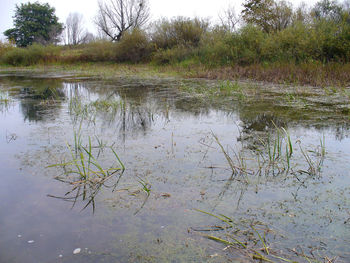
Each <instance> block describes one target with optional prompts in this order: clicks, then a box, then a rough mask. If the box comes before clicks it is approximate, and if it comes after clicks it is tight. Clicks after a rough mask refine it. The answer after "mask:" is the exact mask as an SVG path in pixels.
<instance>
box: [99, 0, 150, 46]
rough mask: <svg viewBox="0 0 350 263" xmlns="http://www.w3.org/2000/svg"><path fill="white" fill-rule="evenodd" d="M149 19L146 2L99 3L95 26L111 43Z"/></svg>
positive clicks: (122, 0) (118, 1) (111, 0)
mask: <svg viewBox="0 0 350 263" xmlns="http://www.w3.org/2000/svg"><path fill="white" fill-rule="evenodd" d="M149 17H150V12H149V7H148V0H109V2H108V3H104V2H101V1H100V2H99V3H98V13H97V16H96V18H95V24H96V25H97V27H98V29H99V31H101V32H102V33H103V34H104V35H105V36H107V37H108V38H109V39H110V40H111V41H119V40H120V39H121V38H122V36H123V34H124V32H126V31H127V30H129V29H134V28H138V27H141V26H143V25H144V24H145V23H146V22H147V21H148V19H149Z"/></svg>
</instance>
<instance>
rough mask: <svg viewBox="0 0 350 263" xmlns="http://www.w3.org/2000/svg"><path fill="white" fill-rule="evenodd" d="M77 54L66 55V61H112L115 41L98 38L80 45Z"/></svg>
mask: <svg viewBox="0 0 350 263" xmlns="http://www.w3.org/2000/svg"><path fill="white" fill-rule="evenodd" d="M79 53H80V54H78V55H73V56H71V57H69V56H67V57H66V58H65V61H67V62H104V61H110V62H111V61H114V60H115V53H116V43H113V42H111V41H107V40H99V41H95V42H92V43H89V44H86V45H83V46H82V50H81V51H80V52H79Z"/></svg>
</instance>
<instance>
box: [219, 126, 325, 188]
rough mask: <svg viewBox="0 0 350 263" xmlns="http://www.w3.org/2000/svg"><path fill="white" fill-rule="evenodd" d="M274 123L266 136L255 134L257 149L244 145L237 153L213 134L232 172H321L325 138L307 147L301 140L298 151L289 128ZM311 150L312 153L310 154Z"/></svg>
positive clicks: (250, 174) (289, 173)
mask: <svg viewBox="0 0 350 263" xmlns="http://www.w3.org/2000/svg"><path fill="white" fill-rule="evenodd" d="M273 125H274V129H273V130H272V131H271V132H270V133H269V134H268V136H267V138H266V139H262V138H259V137H257V136H256V138H255V141H256V142H259V143H258V144H260V145H261V147H260V146H259V145H256V150H255V151H249V152H247V151H246V150H245V149H244V146H243V145H242V147H243V149H242V150H241V151H239V152H238V153H237V151H236V150H235V149H233V148H227V149H226V148H225V147H224V146H223V145H222V144H221V142H220V141H219V138H218V137H217V136H216V135H215V134H213V137H214V139H215V141H216V143H217V145H218V146H219V148H220V150H221V152H222V153H223V155H224V157H225V160H226V161H227V164H228V166H229V167H230V170H231V171H232V176H231V178H232V177H233V176H235V175H244V176H252V175H259V176H261V175H265V176H279V175H280V176H281V175H284V176H288V175H292V176H293V175H295V174H307V175H309V176H319V175H320V174H321V168H322V165H323V161H324V158H325V154H326V148H325V139H324V137H323V139H321V140H320V145H319V146H317V147H316V149H305V148H303V147H302V146H301V142H300V141H297V142H296V143H298V144H299V152H298V153H297V154H296V151H295V147H294V145H293V142H292V139H291V136H290V134H289V132H288V130H287V129H285V128H283V127H278V126H277V125H275V124H274V123H273ZM311 154H312V155H311ZM248 181H249V177H246V182H248Z"/></svg>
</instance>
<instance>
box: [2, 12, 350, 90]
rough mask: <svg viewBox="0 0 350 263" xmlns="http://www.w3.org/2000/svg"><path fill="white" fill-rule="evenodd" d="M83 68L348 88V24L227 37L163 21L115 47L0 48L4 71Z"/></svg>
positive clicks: (198, 23)
mask: <svg viewBox="0 0 350 263" xmlns="http://www.w3.org/2000/svg"><path fill="white" fill-rule="evenodd" d="M91 62H108V63H131V64H135V63H149V64H151V65H154V66H162V67H163V66H164V65H170V66H172V67H173V68H174V69H176V70H178V71H180V72H181V71H183V72H185V74H186V75H187V76H191V77H206V78H252V79H256V80H264V81H272V82H288V83H302V84H310V85H340V86H344V85H349V83H350V18H349V15H348V14H347V13H344V14H343V16H342V17H341V20H337V21H335V20H329V19H327V18H324V19H314V20H312V21H311V22H308V23H305V22H302V21H294V22H293V23H292V24H291V25H290V26H288V27H286V28H285V29H282V30H276V31H272V32H266V31H264V30H263V29H262V28H260V27H258V26H256V25H252V24H246V25H245V26H242V27H241V28H240V29H238V30H236V31H234V32H230V31H228V30H226V29H225V28H223V27H218V26H216V27H210V26H209V22H208V21H207V20H201V19H188V18H183V17H178V18H174V19H172V20H167V19H163V20H161V21H159V22H158V23H156V24H155V25H154V26H153V30H151V31H142V30H139V29H136V30H134V31H133V32H130V33H126V34H125V35H124V36H123V38H122V40H121V41H119V42H110V41H107V40H99V41H95V42H91V43H88V44H82V45H77V46H41V45H38V44H34V45H32V46H29V47H27V48H17V47H15V46H13V45H11V44H9V43H0V63H1V64H2V65H9V66H29V65H36V64H38V63H41V64H65V65H66V64H71V65H74V64H78V63H91Z"/></svg>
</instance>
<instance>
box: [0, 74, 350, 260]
mask: <svg viewBox="0 0 350 263" xmlns="http://www.w3.org/2000/svg"><path fill="white" fill-rule="evenodd" d="M183 82H185V81H183ZM154 83H156V84H154ZM154 83H152V81H150V80H142V79H141V80H140V79H129V80H124V79H120V80H116V81H110V82H109V81H96V80H88V81H79V80H74V79H73V80H64V79H63V80H62V79H59V78H47V77H45V76H42V77H41V78H29V77H25V76H23V77H16V76H3V77H0V89H1V91H2V92H3V93H4V94H6V96H8V98H9V99H10V100H11V104H6V106H5V102H4V100H2V101H1V100H0V122H1V127H0V138H1V140H0V148H1V149H2V150H1V152H0V165H1V166H2V167H5V169H4V170H3V171H2V172H0V175H1V177H2V185H1V186H0V198H1V200H4V203H3V205H2V213H1V215H0V223H1V225H2V226H3V227H2V228H1V229H0V234H1V236H2V238H1V239H0V262H2V261H3V262H11V261H13V262H51V261H52V262H56V261H57V262H72V261H74V262H104V261H118V262H128V261H129V262H130V261H131V262H159V261H164V262H167V261H169V262H206V261H209V262H227V260H228V258H227V255H225V253H222V251H221V248H222V247H221V246H220V245H218V247H216V246H215V245H213V243H211V242H210V241H207V240H205V239H203V238H201V237H200V236H198V235H193V234H192V233H188V231H187V229H188V228H189V227H200V226H205V225H209V224H213V225H215V224H217V223H218V222H217V221H215V218H210V217H206V216H205V215H202V214H198V213H196V212H194V211H192V210H191V209H193V208H199V209H202V210H205V211H209V212H212V213H214V214H221V213H224V214H225V215H227V216H229V217H234V218H237V220H238V221H239V220H248V219H249V220H253V219H254V221H261V222H264V225H268V226H269V227H271V229H273V230H274V231H276V232H278V236H279V237H278V238H277V237H276V240H274V241H271V240H268V241H269V242H271V243H270V245H271V247H273V248H276V249H278V250H283V251H285V253H287V254H288V253H289V255H290V254H293V252H290V250H288V249H293V248H295V246H296V245H297V244H299V245H300V248H301V249H304V250H305V251H304V252H305V254H307V255H310V250H313V251H314V252H315V254H316V252H317V253H319V254H320V255H329V256H341V257H342V258H341V260H343V261H344V262H346V261H348V259H349V258H350V255H349V252H350V251H349V250H348V247H349V246H348V245H349V242H350V241H349V239H348V236H349V235H350V232H349V231H350V229H349V228H348V227H347V225H348V223H347V222H348V220H347V219H348V218H349V217H350V216H349V212H350V210H349V207H350V199H349V195H350V192H349V191H350V190H349V189H350V185H349V182H348V178H347V176H348V172H347V171H348V170H349V168H350V167H349V149H350V140H349V138H348V136H349V122H348V118H349V116H348V113H346V111H344V110H341V109H340V108H339V107H340V106H341V107H342V108H346V107H348V106H349V105H348V104H347V103H346V102H345V101H340V102H339V101H338V100H339V99H340V98H338V97H341V96H338V97H336V99H337V100H335V102H334V103H333V104H332V103H328V102H327V103H326V102H323V103H319V102H320V101H321V102H322V101H323V100H324V98H323V97H322V95H320V94H319V91H309V93H305V94H306V95H305V94H304V95H302V94H301V92H300V94H299V95H298V96H297V95H293V96H291V95H290V94H289V93H290V91H289V90H288V91H287V92H288V94H289V95H288V94H287V95H286V94H283V92H281V91H276V90H275V88H274V87H271V88H268V87H265V86H264V87H261V88H260V87H259V89H256V90H255V91H254V92H249V91H247V92H246V93H245V98H244V101H242V100H240V98H238V97H232V98H231V97H230V98H226V97H225V98H223V97H205V96H200V95H195V94H188V93H186V92H184V91H182V90H181V89H180V88H179V85H181V83H180V84H179V83H178V82H177V81H159V80H157V81H154ZM186 85H197V86H199V85H208V86H209V87H212V86H215V83H214V84H213V82H210V83H208V82H205V81H202V82H193V83H192V82H191V81H188V83H186ZM310 94H312V96H311V95H310ZM303 96H305V97H303ZM308 96H310V97H308ZM8 105H11V106H8ZM339 105H340V106H339ZM1 109H4V110H1ZM5 109H6V110H5ZM280 127H283V128H285V129H286V131H288V133H289V135H290V137H291V144H292V147H293V154H290V151H291V150H290V149H289V150H288V151H289V152H287V153H286V151H287V148H286V147H288V143H287V142H288V140H287V136H286V134H284V133H283V132H282V131H283V130H282V129H280V130H278V128H280ZM278 131H280V132H278ZM213 134H214V135H215V136H217V138H218V141H216V140H215V137H214V136H213ZM323 136H324V138H325V140H324V141H322V138H323ZM218 142H219V144H221V146H222V148H221V147H220V146H219V144H218ZM299 145H300V146H299ZM323 146H324V147H325V150H324V156H323V157H324V160H323V163H322V165H320V166H319V167H318V168H319V170H317V173H312V172H311V170H310V169H311V168H312V165H313V164H314V165H315V164H317V163H318V160H319V159H320V157H322V155H323V154H321V153H322V151H321V149H323V148H322V147H323ZM111 148H112V149H113V150H115V152H116V154H118V156H119V157H120V161H121V162H122V163H123V165H125V167H126V170H125V172H124V173H122V175H123V176H121V174H119V173H118V174H112V172H111V171H110V170H108V169H109V168H110V167H115V164H116V163H117V164H118V162H117V161H116V159H115V157H113V156H114V154H113V153H112V152H109V151H107V150H106V151H105V152H101V153H100V150H101V149H111ZM77 149H80V150H77ZM225 153H226V154H227V156H225ZM288 153H289V154H288ZM323 157H322V158H323ZM229 160H231V162H232V163H231V164H230V165H229V163H230V161H229ZM53 164H60V165H57V166H56V167H51V168H50V169H49V168H47V167H48V166H50V165H53ZM92 166H93V167H92ZM72 167H73V168H74V169H73V168H72ZM118 167H119V166H118ZM84 169H85V170H84ZM107 170H108V172H111V174H108V175H111V176H104V175H103V172H106V171H107ZM67 171H69V172H68V173H67ZM106 174H107V173H106ZM55 179H59V180H55ZM47 196H51V197H56V198H47ZM57 198H59V199H62V200H65V201H69V202H72V203H73V204H74V207H73V209H71V210H70V208H71V206H67V204H66V203H65V202H58V200H57ZM145 200H147V202H145ZM86 206H91V207H92V208H93V209H95V213H94V214H92V213H91V209H85V210H83V211H81V209H82V208H84V207H86ZM140 208H142V209H140ZM344 222H345V223H344ZM28 225H30V226H31V227H30V228H28ZM18 236H21V237H18ZM330 236H331V237H330ZM22 237H25V239H24V238H23V239H22ZM32 239H33V240H34V241H35V242H34V243H28V241H30V240H32ZM257 240H258V239H257ZM258 242H259V240H258ZM322 244H326V245H327V246H323V245H322ZM339 244H342V245H339ZM85 247H86V248H87V249H85ZM140 247H141V248H142V249H140ZM308 247H311V248H310V249H308ZM75 248H82V252H81V253H80V254H79V255H73V253H72V251H73V250H74V249H75ZM217 248H219V250H217ZM298 249H299V248H297V250H298ZM306 250H308V251H306ZM298 251H299V250H298ZM215 253H218V255H217V256H214V257H212V258H210V257H209V256H210V255H215ZM232 253H236V252H232ZM60 255H61V256H62V257H60ZM294 256H295V255H294ZM242 260H243V259H242Z"/></svg>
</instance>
